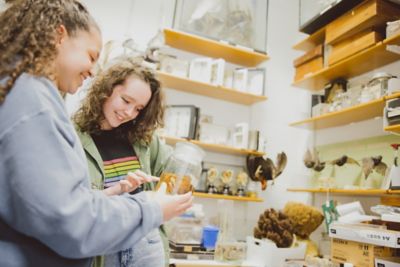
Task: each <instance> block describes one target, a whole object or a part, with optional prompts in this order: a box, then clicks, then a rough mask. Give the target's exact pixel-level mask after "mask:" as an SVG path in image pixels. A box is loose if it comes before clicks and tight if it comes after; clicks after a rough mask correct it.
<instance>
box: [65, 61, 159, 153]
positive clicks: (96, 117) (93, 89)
mask: <svg viewBox="0 0 400 267" xmlns="http://www.w3.org/2000/svg"><path fill="white" fill-rule="evenodd" d="M131 76H134V77H137V78H139V79H141V80H142V81H144V82H145V83H146V84H148V85H149V86H150V89H151V98H150V100H149V103H148V104H147V105H146V106H145V107H144V108H143V109H142V110H141V111H140V113H139V115H138V116H137V117H136V118H135V119H134V120H133V121H128V122H126V123H124V124H122V125H120V126H118V127H117V128H116V131H117V137H118V136H119V137H125V136H127V137H128V140H129V141H130V142H132V143H134V142H140V143H142V144H146V145H148V144H149V143H150V142H151V138H152V135H153V133H154V131H155V130H156V129H157V128H158V127H162V126H164V111H165V104H164V95H163V92H162V91H161V83H160V81H159V80H158V79H157V78H156V75H155V73H154V72H153V71H152V70H151V69H149V68H146V67H144V66H143V65H142V64H140V63H138V62H135V61H134V60H129V59H125V60H122V61H119V62H117V63H115V64H114V65H112V66H111V67H109V68H108V69H106V70H104V71H103V72H101V73H99V74H98V75H97V76H96V77H95V78H94V80H93V82H92V84H91V86H90V88H89V89H88V92H87V96H86V98H85V99H84V100H83V103H82V106H81V107H80V108H79V109H78V111H77V112H76V113H75V114H74V116H73V118H72V119H73V121H74V122H75V124H76V125H77V126H78V128H79V130H80V131H81V132H84V133H88V134H97V133H99V132H101V128H100V124H101V122H102V121H103V120H104V119H105V117H104V113H103V106H104V103H105V101H106V100H107V98H109V97H110V96H111V94H112V92H113V90H114V88H115V87H116V86H117V85H121V84H123V83H124V82H125V81H126V79H127V78H129V77H131Z"/></svg>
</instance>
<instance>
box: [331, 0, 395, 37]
mask: <svg viewBox="0 0 400 267" xmlns="http://www.w3.org/2000/svg"><path fill="white" fill-rule="evenodd" d="M399 17H400V8H399V6H398V5H396V4H393V3H391V2H389V1H386V0H368V1H364V2H363V3H361V4H360V5H358V6H356V7H355V8H353V9H352V10H350V11H348V12H347V13H345V14H344V15H343V16H340V17H339V18H337V19H335V20H334V21H332V22H331V23H329V24H328V25H327V26H326V37H325V43H326V44H333V43H335V42H338V41H340V40H343V39H345V38H347V37H349V36H352V35H354V34H357V33H359V32H361V31H364V30H366V29H369V28H375V29H376V28H384V27H385V26H386V22H387V21H393V20H396V19H398V18H399Z"/></svg>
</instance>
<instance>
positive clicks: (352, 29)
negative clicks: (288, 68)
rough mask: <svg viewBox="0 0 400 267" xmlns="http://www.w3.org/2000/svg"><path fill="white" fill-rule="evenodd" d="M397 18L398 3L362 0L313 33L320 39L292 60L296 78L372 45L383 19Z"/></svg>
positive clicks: (381, 34) (380, 32) (382, 32)
mask: <svg viewBox="0 0 400 267" xmlns="http://www.w3.org/2000/svg"><path fill="white" fill-rule="evenodd" d="M399 18H400V6H399V5H397V4H395V3H393V2H391V1H389V0H367V1H364V2H362V3H361V4H359V5H358V6H356V7H355V8H353V9H352V10H350V11H348V12H347V13H345V14H343V15H342V16H340V17H338V18H337V19H335V20H334V21H332V22H331V23H329V24H328V25H326V27H324V28H323V29H320V30H319V31H318V32H316V33H314V34H313V35H322V38H318V40H320V41H321V42H320V43H319V44H316V46H315V47H314V48H312V49H311V50H310V51H307V52H306V53H305V54H304V55H303V56H301V57H299V58H297V59H296V60H295V61H294V66H295V67H296V74H295V81H299V80H301V79H303V78H306V77H307V76H309V75H312V74H314V73H315V72H317V71H319V70H321V69H323V68H324V67H331V66H333V65H335V64H337V63H339V62H341V61H343V60H345V59H346V58H348V57H350V56H353V55H355V54H357V53H360V52H361V51H363V50H365V49H367V48H369V47H372V46H373V45H375V44H376V43H378V42H380V41H381V40H383V39H384V37H385V30H386V23H387V22H390V21H395V20H398V19H399ZM355 67H356V66H355Z"/></svg>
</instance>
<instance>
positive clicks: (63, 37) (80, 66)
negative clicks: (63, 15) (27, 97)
mask: <svg viewBox="0 0 400 267" xmlns="http://www.w3.org/2000/svg"><path fill="white" fill-rule="evenodd" d="M101 46H102V41H101V34H100V32H99V30H98V29H97V28H95V27H92V28H91V30H90V31H89V32H86V31H78V32H76V34H74V35H73V36H70V35H68V33H67V31H66V29H65V27H63V26H60V28H59V40H58V43H57V50H58V54H57V57H56V60H55V69H56V72H55V76H56V81H55V82H56V84H57V87H58V88H59V90H61V91H63V92H65V93H70V94H74V93H75V92H76V91H77V90H78V88H79V87H80V86H81V85H82V83H83V81H84V80H85V79H86V78H87V77H90V76H92V69H93V67H94V65H95V63H96V61H97V59H98V57H99V54H100V51H101Z"/></svg>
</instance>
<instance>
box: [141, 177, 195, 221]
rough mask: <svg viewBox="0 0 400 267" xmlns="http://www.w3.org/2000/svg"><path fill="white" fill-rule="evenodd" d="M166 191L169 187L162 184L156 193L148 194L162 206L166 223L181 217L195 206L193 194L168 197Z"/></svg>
mask: <svg viewBox="0 0 400 267" xmlns="http://www.w3.org/2000/svg"><path fill="white" fill-rule="evenodd" d="M166 189H167V185H166V184H165V183H161V186H160V188H159V189H158V190H157V191H156V192H148V195H149V197H150V198H152V199H153V200H155V201H156V202H157V203H158V204H159V205H160V207H161V210H162V212H163V221H164V222H166V221H168V220H170V219H172V218H173V217H176V216H179V215H181V214H182V213H184V212H185V211H186V210H187V209H188V208H190V207H191V206H192V204H193V196H192V192H189V193H186V194H183V195H168V194H167V193H166Z"/></svg>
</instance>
